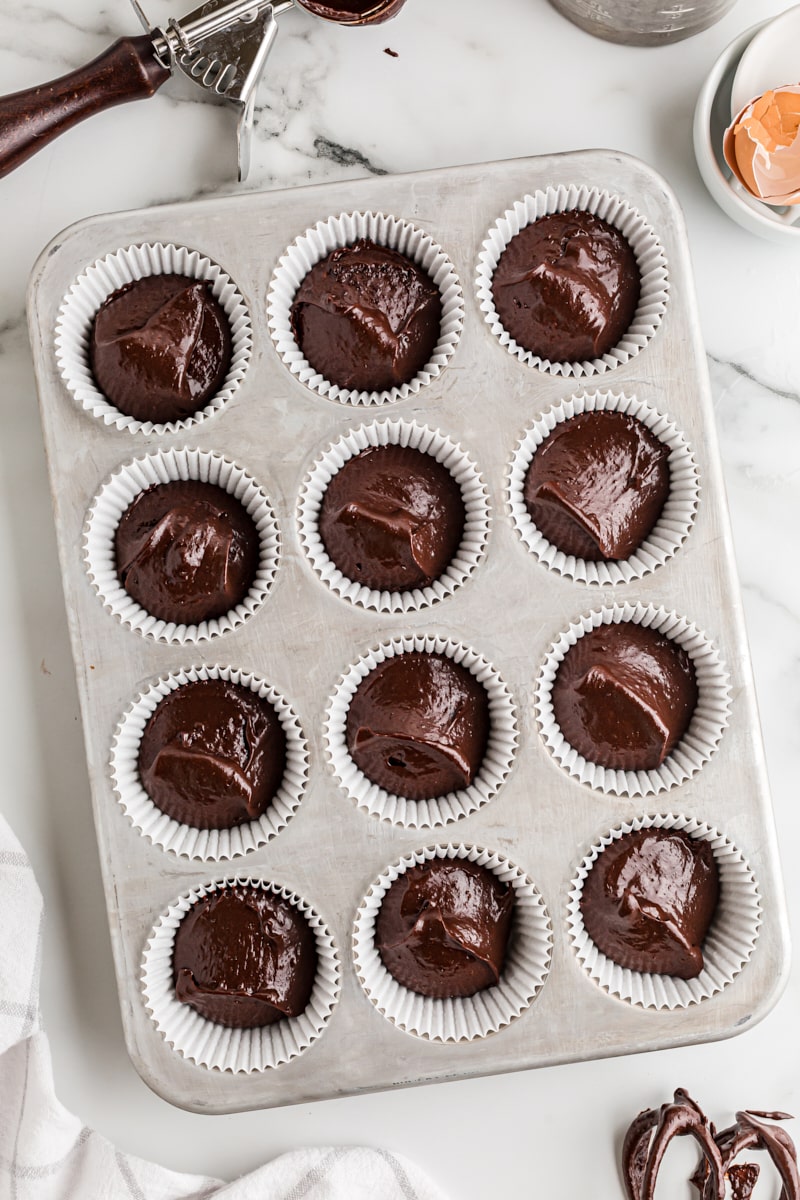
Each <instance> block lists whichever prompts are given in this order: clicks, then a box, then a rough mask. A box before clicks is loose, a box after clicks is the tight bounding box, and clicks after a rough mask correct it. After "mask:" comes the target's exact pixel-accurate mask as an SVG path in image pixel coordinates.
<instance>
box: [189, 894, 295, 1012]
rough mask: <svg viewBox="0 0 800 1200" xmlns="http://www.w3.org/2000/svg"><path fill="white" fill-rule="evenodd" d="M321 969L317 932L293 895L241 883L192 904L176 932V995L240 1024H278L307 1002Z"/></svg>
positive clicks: (193, 1004) (200, 1009)
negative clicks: (283, 895) (286, 897)
mask: <svg viewBox="0 0 800 1200" xmlns="http://www.w3.org/2000/svg"><path fill="white" fill-rule="evenodd" d="M316 969H317V950H316V944H315V940H314V934H313V932H312V930H311V927H310V925H309V924H308V921H307V920H306V919H305V917H304V916H303V914H302V913H301V912H300V911H299V910H298V909H297V908H295V907H294V905H293V904H290V903H289V901H288V900H284V899H282V898H281V897H280V896H276V895H274V894H273V893H272V892H269V891H266V890H264V889H263V888H260V887H255V886H252V885H249V884H235V885H231V886H229V887H225V888H221V889H220V890H219V891H217V892H212V893H211V894H210V895H208V896H205V897H204V898H203V899H201V900H198V901H197V903H196V904H195V905H194V906H193V907H192V908H191V909H190V910H189V912H188V913H187V914H186V916H185V917H184V918H183V920H182V921H181V923H180V925H179V926H178V929H177V932H176V934H175V948H174V951H173V959H172V970H173V977H174V980H175V995H176V997H177V999H178V1000H179V1001H180V1002H181V1004H188V1005H189V1006H190V1007H191V1008H193V1009H194V1010H195V1011H196V1012H198V1013H199V1014H200V1016H201V1017H205V1018H206V1019H207V1020H209V1021H216V1022H217V1024H218V1025H227V1026H229V1027H230V1028H233V1029H253V1028H255V1027H256V1026H260V1025H272V1024H274V1023H275V1022H276V1021H280V1020H282V1019H283V1018H284V1017H296V1016H299V1014H300V1013H301V1012H303V1010H304V1009H305V1008H306V1006H307V1004H308V1001H309V998H310V996H311V992H312V989H313V987H314V976H315V974H316Z"/></svg>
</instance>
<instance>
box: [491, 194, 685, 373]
mask: <svg viewBox="0 0 800 1200" xmlns="http://www.w3.org/2000/svg"><path fill="white" fill-rule="evenodd" d="M573 209H583V210H584V211H586V212H589V213H592V214H593V215H594V216H596V217H599V218H600V219H601V220H603V221H607V222H608V224H609V225H614V226H615V227H616V228H617V229H618V230H619V231H620V233H621V234H622V235H623V236H624V237H625V238H626V239H627V241H628V243H629V244H630V246H631V249H632V250H633V252H634V254H635V256H636V262H637V264H638V267H639V274H640V278H641V293H640V296H639V304H638V307H637V309H636V312H635V313H634V316H633V321H632V322H631V325H630V328H629V329H628V331H627V333H626V334H625V335H624V337H623V338H622V340H621V341H620V342H619V343H618V344H617V345H616V346H614V347H613V348H612V349H611V350H609V351H608V353H607V354H604V355H603V356H602V358H595V359H591V360H587V361H585V362H551V361H550V360H549V359H547V358H540V357H539V355H538V354H534V352H533V351H532V350H526V349H525V347H524V346H520V345H519V344H518V343H517V342H516V341H515V340H514V339H513V338H512V337H511V335H510V334H509V333H508V331H507V330H506V329H505V328H504V327H503V324H502V322H501V320H500V316H499V314H498V312H497V309H496V308H495V304H494V298H493V296H492V276H493V275H494V272H495V268H496V267H497V264H498V262H499V261H500V256H501V255H502V253H503V251H504V250H505V248H506V246H507V245H508V244H509V242H510V241H511V239H512V238H514V237H516V235H517V234H518V233H519V232H520V230H522V229H524V228H525V226H526V225H530V224H531V223H532V222H533V221H536V220H538V219H539V217H543V216H546V215H548V214H549V213H554V212H570V211H572V210H573ZM476 285H477V290H478V302H479V304H480V306H481V311H482V312H483V314H484V318H485V320H486V323H487V324H488V325H489V327H490V328H491V330H492V333H493V334H494V335H495V337H496V338H498V339H499V341H500V345H501V346H505V347H506V349H507V350H508V352H509V354H514V355H516V357H517V358H518V359H519V360H520V362H524V363H527V364H528V365H529V366H532V367H538V369H539V370H540V371H549V372H550V374H552V375H574V376H576V377H580V376H583V375H595V374H599V373H601V372H603V371H608V370H610V369H612V368H613V367H618V366H620V365H621V364H622V363H626V362H628V361H629V359H631V358H633V357H634V355H636V354H638V353H639V351H640V350H642V349H643V348H644V347H645V346H646V345H647V343H648V342H649V341H650V339H651V338H652V337H653V335H654V334H655V332H656V329H657V328H658V326H659V324H660V322H661V318H662V316H663V314H664V310H665V309H666V305H667V295H668V291H669V282H668V278H667V260H666V255H665V254H664V250H663V247H662V246H661V243H660V242H659V240H658V237H657V236H656V234H655V232H654V230H653V229H652V228H651V227H650V225H648V223H647V221H645V219H644V217H643V216H642V215H641V214H640V213H639V212H637V210H636V209H635V208H634V207H633V206H632V205H631V204H629V203H628V201H627V200H624V199H623V198H622V197H621V196H615V195H612V194H611V193H610V192H606V191H601V190H600V189H599V188H589V187H576V186H574V185H572V186H570V187H567V186H565V185H564V184H562V185H561V186H559V187H548V188H545V189H544V190H543V191H537V192H534V193H533V195H532V196H531V195H526V196H524V197H523V198H522V199H521V200H518V201H517V202H516V203H515V205H514V207H513V208H510V209H508V210H507V211H506V212H505V213H504V214H503V216H502V217H501V218H500V220H499V221H498V222H497V223H496V224H495V225H494V226H492V228H491V229H490V230H489V233H488V235H487V237H486V240H485V241H484V243H483V248H482V250H481V253H480V256H479V258H478V273H477V278H476Z"/></svg>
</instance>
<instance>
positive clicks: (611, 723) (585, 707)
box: [552, 621, 697, 771]
mask: <svg viewBox="0 0 800 1200" xmlns="http://www.w3.org/2000/svg"><path fill="white" fill-rule="evenodd" d="M552 699H553V713H554V715H555V719H556V723H557V724H558V725H559V726H560V727H561V732H562V733H563V734H564V737H565V738H566V740H567V741H568V742H569V744H570V746H573V747H574V748H575V749H576V750H577V751H578V753H579V754H582V755H583V757H584V758H585V759H587V760H588V761H589V762H593V763H597V764H598V765H599V766H601V767H609V768H611V769H612V770H619V771H649V770H653V769H654V768H655V767H658V766H660V765H661V763H663V761H664V759H665V758H667V756H668V755H669V754H670V753H671V752H672V750H673V749H674V748H675V746H676V745H677V744H678V742H679V741H680V739H681V738H682V737H683V735H684V733H685V732H686V730H687V729H688V727H689V722H690V721H691V719H692V714H693V713H694V710H695V706H696V704H697V682H696V679H695V673H694V667H693V665H692V660H691V658H690V657H689V655H688V654H687V653H686V651H685V650H683V649H682V648H681V647H680V646H679V645H678V644H677V642H674V641H672V640H671V639H670V638H667V637H664V635H663V634H660V633H657V632H656V631H655V630H653V629H649V628H647V627H646V626H644V625H637V624H635V623H634V622H633V621H620V622H619V624H612V625H600V626H599V627H598V628H597V629H592V630H590V631H589V633H586V634H584V635H583V637H580V638H579V639H578V641H577V642H576V643H575V645H574V646H571V647H570V649H569V650H568V651H567V653H566V655H565V656H564V660H563V662H562V663H561V665H560V667H559V668H558V673H557V675H556V677H555V680H554V681H553V694H552Z"/></svg>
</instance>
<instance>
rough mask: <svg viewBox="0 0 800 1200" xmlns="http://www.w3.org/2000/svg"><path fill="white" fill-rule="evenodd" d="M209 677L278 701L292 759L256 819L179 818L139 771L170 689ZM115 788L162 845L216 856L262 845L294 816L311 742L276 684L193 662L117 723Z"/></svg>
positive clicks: (132, 816)
mask: <svg viewBox="0 0 800 1200" xmlns="http://www.w3.org/2000/svg"><path fill="white" fill-rule="evenodd" d="M203 679H223V680H226V681H227V682H229V683H234V684H237V685H239V686H241V687H244V688H249V689H250V690H251V691H252V692H253V693H254V694H255V695H256V696H258V697H259V698H260V699H262V700H266V701H267V702H268V703H269V704H271V705H272V707H273V709H274V710H275V714H276V716H277V717H278V720H279V721H280V723H281V727H282V728H283V732H284V735H285V738H286V765H285V768H284V772H283V778H282V779H281V782H280V785H279V787H278V790H277V791H276V793H275V795H274V796H273V797H272V799H271V800H270V802H269V804H268V806H267V808H266V809H265V811H264V812H263V813H262V814H261V816H260V817H259V818H258V819H257V820H255V821H246V822H243V823H242V824H241V825H234V826H232V827H230V828H228V829H198V828H197V827H195V826H192V825H186V824H184V823H183V822H181V821H176V820H175V819H174V817H170V816H169V815H168V814H167V813H165V812H162V810H161V809H160V808H159V807H158V805H156V804H155V803H154V802H153V800H151V798H150V796H149V795H148V794H147V792H146V791H145V789H144V786H143V784H142V780H141V776H140V774H139V747H140V745H141V741H142V734H143V733H144V730H145V727H146V725H147V723H148V721H149V720H150V718H151V717H152V715H153V713H154V712H155V710H156V708H157V707H158V705H159V704H160V703H161V701H162V700H163V699H164V697H165V696H168V695H169V694H170V692H173V691H175V690H176V689H177V688H179V687H183V686H184V685H185V684H187V683H196V682H198V681H199V680H203ZM111 778H112V782H113V786H114V793H115V795H116V797H117V799H118V801H119V803H120V805H121V806H122V810H123V812H124V813H125V814H126V816H127V817H128V819H129V820H130V822H131V823H132V825H133V826H134V828H135V829H138V830H139V832H140V833H142V834H144V836H145V837H146V838H147V839H148V841H150V842H152V843H153V844H154V845H156V846H160V847H161V848H162V849H163V850H170V851H172V852H173V853H174V854H181V855H184V856H186V857H187V858H195V859H203V860H205V861H215V860H219V859H226V858H235V857H236V856H237V855H239V854H247V852H248V851H250V850H256V849H258V847H259V846H263V845H265V844H266V843H267V842H268V841H270V840H271V839H272V838H274V837H275V836H276V835H277V834H278V833H280V831H281V830H282V829H283V828H284V826H285V825H286V824H287V823H288V822H289V821H290V820H291V818H292V816H293V815H294V813H295V811H296V810H297V807H298V805H299V804H300V801H301V799H302V797H303V792H304V791H305V787H306V784H307V782H308V748H307V746H306V742H305V738H304V737H303V733H302V730H301V729H300V724H299V722H298V720H297V716H296V715H295V713H294V711H293V710H292V708H291V707H290V706H289V704H288V703H287V702H286V700H285V699H284V698H283V696H282V695H281V694H280V692H278V691H276V689H275V688H273V687H270V685H269V684H268V683H266V682H265V681H264V680H263V679H261V678H260V677H259V676H257V675H253V674H251V673H249V672H247V671H241V670H238V669H236V668H233V667H228V666H212V667H191V668H189V669H188V670H182V671H177V672H175V673H173V674H171V675H165V676H163V677H162V678H161V679H159V680H158V681H157V682H156V683H154V684H153V685H152V686H151V687H149V688H147V690H146V691H144V692H142V693H141V694H140V695H139V696H137V697H136V699H135V700H134V702H133V704H132V705H131V707H130V708H128V710H127V711H126V713H125V715H124V716H123V717H122V720H121V721H120V723H119V725H118V726H117V730H116V733H115V735H114V741H113V745H112V750H111Z"/></svg>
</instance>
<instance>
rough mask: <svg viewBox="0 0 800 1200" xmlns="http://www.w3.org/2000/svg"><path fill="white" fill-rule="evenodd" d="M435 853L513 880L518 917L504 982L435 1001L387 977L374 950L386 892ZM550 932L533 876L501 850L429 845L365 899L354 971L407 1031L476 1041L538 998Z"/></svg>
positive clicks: (355, 940) (355, 936)
mask: <svg viewBox="0 0 800 1200" xmlns="http://www.w3.org/2000/svg"><path fill="white" fill-rule="evenodd" d="M433 858H465V859H468V860H469V861H470V862H474V863H477V864H478V865H479V866H481V867H486V868H487V869H488V870H490V871H492V872H493V874H495V875H496V876H497V878H498V879H500V880H502V882H503V883H508V884H510V885H511V887H512V888H513V891H514V916H513V922H512V927H511V936H510V938H509V944H508V950H507V953H506V959H505V963H504V965H503V971H502V974H501V976H500V982H499V983H498V985H497V986H496V987H492V988H486V989H485V990H484V991H481V992H476V994H475V995H474V996H468V997H466V998H464V999H462V998H454V999H434V998H433V997H430V996H421V995H419V993H418V992H412V991H411V990H410V988H406V987H403V985H402V984H400V983H398V981H397V980H396V979H395V978H394V977H393V976H392V975H390V974H389V972H388V971H387V970H386V968H385V967H384V965H383V963H382V962H381V958H380V954H379V953H378V950H377V949H376V947H375V921H376V919H377V915H378V910H379V909H380V906H381V903H382V901H383V897H384V896H385V895H386V892H387V891H388V890H389V888H390V887H391V885H392V884H393V883H394V881H395V880H396V879H397V878H398V877H399V876H400V875H402V874H403V872H404V871H406V870H407V869H408V868H409V867H412V866H418V865H420V864H421V863H423V862H428V861H430V860H431V859H433ZM552 944H553V936H552V929H551V925H550V918H549V916H548V914H547V909H546V908H545V904H544V901H543V900H542V897H541V896H540V894H539V892H538V890H537V888H536V885H535V884H534V883H533V882H532V880H531V879H529V878H528V876H527V875H526V874H525V873H524V871H522V870H520V868H519V867H517V866H515V865H514V864H513V863H512V862H509V860H508V859H507V858H504V857H503V856H502V855H500V854H496V853H495V852H494V851H492V850H484V849H480V848H479V847H477V846H466V845H463V844H460V845H448V846H431V847H428V848H427V849H424V850H417V851H415V852H414V853H413V854H409V855H407V856H406V857H405V858H402V859H400V861H399V862H396V863H393V864H392V866H390V867H387V868H386V870H385V871H383V872H382V873H381V875H380V876H379V877H378V878H377V879H376V880H375V882H374V883H373V884H372V887H371V888H370V889H369V891H368V893H367V895H366V896H365V897H364V899H363V900H362V901H361V905H360V906H359V910H358V914H357V916H356V921H355V929H354V932H353V955H354V960H355V967H356V972H357V974H358V978H359V979H360V981H361V985H362V987H363V988H364V991H365V992H366V993H367V995H368V996H369V998H370V1000H371V1001H372V1003H373V1004H374V1005H375V1007H376V1008H377V1009H378V1011H379V1012H380V1013H382V1014H383V1016H385V1017H386V1018H387V1019H388V1020H389V1021H391V1022H392V1023H393V1024H394V1025H397V1026H398V1028H400V1029H402V1030H404V1031H405V1032H406V1033H411V1034H416V1035H417V1036H418V1037H422V1038H427V1039H428V1040H430V1041H433V1042H471V1041H474V1040H475V1038H482V1037H487V1036H488V1035H489V1034H492V1033H497V1032H499V1030H501V1029H503V1028H504V1027H505V1026H506V1025H509V1024H510V1023H511V1022H512V1021H514V1020H516V1019H517V1017H519V1016H520V1015H521V1014H522V1013H523V1012H524V1011H525V1010H526V1009H527V1008H529V1007H530V1005H531V1004H532V1003H533V1001H534V1000H535V999H536V997H537V996H538V994H539V992H540V991H541V988H542V985H543V984H544V982H545V979H546V978H547V974H548V971H549V969H550V959H551V955H552Z"/></svg>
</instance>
